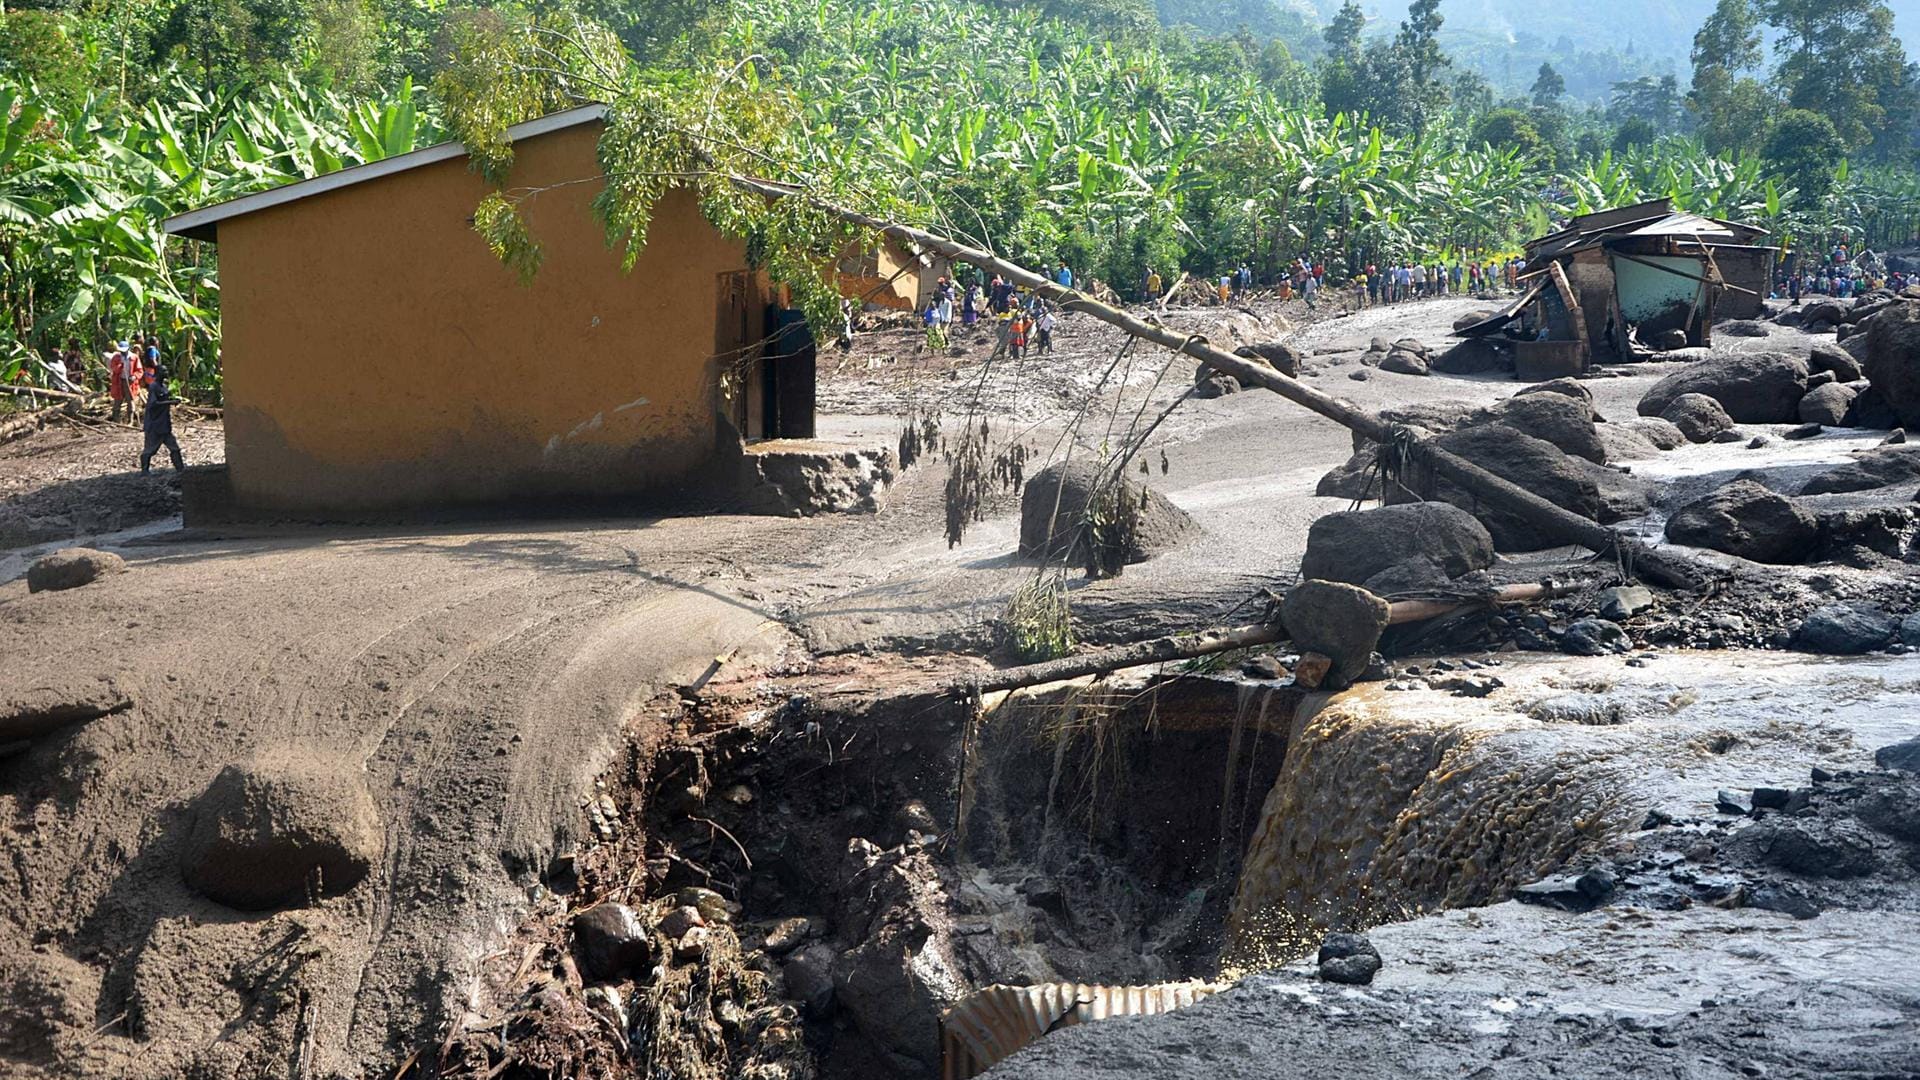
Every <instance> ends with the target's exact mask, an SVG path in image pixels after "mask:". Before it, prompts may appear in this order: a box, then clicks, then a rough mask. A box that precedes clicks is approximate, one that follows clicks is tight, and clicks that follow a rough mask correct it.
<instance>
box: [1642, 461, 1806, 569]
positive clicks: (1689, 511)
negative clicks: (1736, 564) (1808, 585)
mask: <svg viewBox="0 0 1920 1080" xmlns="http://www.w3.org/2000/svg"><path fill="white" fill-rule="evenodd" d="M1666 535H1667V539H1668V540H1671V541H1673V542H1674V543H1676V544H1690V545H1692V546H1694V547H1704V548H1709V549H1711V550H1714V551H1722V552H1725V553H1727V554H1729V555H1737V556H1739V557H1740V558H1743V559H1751V560H1752V561H1754V562H1762V563H1775V564H1786V563H1797V562H1801V561H1804V560H1805V559H1806V558H1807V557H1808V556H1809V555H1810V554H1812V552H1813V549H1814V547H1815V546H1816V545H1817V544H1818V543H1819V541H1820V529H1819V525H1818V523H1817V522H1816V521H1815V519H1814V517H1813V515H1811V514H1809V513H1807V512H1806V511H1805V510H1803V509H1801V508H1800V506H1799V504H1797V503H1795V502H1794V501H1793V500H1791V499H1789V498H1787V497H1786V496H1784V495H1777V494H1775V493H1773V492H1771V491H1768V490H1767V489H1766V488H1764V487H1762V486H1760V485H1759V484H1757V483H1755V482H1753V481H1751V480H1735V481H1734V482H1732V483H1730V484H1728V485H1726V486H1725V487H1722V488H1719V489H1718V490H1716V491H1713V492H1711V493H1709V494H1708V495H1707V496H1706V497H1704V498H1702V499H1700V500H1698V501H1696V502H1692V503H1689V504H1687V505H1686V506H1683V507H1681V508H1680V509H1679V510H1678V511H1676V512H1675V513H1674V515H1673V516H1672V517H1671V518H1669V519H1668V521H1667V529H1666Z"/></svg>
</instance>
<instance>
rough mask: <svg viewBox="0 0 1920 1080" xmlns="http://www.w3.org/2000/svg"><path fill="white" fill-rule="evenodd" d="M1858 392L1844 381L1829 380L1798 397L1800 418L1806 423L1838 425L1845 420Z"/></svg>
mask: <svg viewBox="0 0 1920 1080" xmlns="http://www.w3.org/2000/svg"><path fill="white" fill-rule="evenodd" d="M1859 393H1860V392H1859V391H1858V390H1855V389H1854V388H1853V387H1851V386H1848V385H1846V384H1845V383H1837V382H1830V383H1827V384H1825V385H1823V386H1816V387H1814V388H1813V389H1811V390H1809V391H1807V392H1806V395H1805V396H1804V397H1802V398H1801V399H1800V406H1799V409H1798V412H1799V415H1800V420H1801V422H1803V423H1808V424H1816V425H1818V424H1825V425H1826V426H1828V427H1840V426H1841V425H1842V424H1844V423H1845V422H1846V419H1847V413H1848V411H1849V410H1851V409H1852V408H1853V399H1854V398H1855V397H1857V396H1859Z"/></svg>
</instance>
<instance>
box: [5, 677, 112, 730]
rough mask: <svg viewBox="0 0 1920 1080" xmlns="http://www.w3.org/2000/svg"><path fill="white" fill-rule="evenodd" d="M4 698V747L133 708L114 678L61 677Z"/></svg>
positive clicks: (10, 693) (11, 693) (8, 694)
mask: <svg viewBox="0 0 1920 1080" xmlns="http://www.w3.org/2000/svg"><path fill="white" fill-rule="evenodd" d="M35 682H36V683H38V685H35V686H30V687H28V688H26V689H24V690H19V691H10V692H7V693H6V694H4V696H0V744H3V743H12V742H17V741H19V740H21V739H37V738H39V737H41V736H42V735H48V734H51V733H53V732H55V731H58V730H60V729H61V728H63V727H66V726H68V725H70V724H80V723H85V722H86V721H89V720H98V719H99V718H101V717H103V716H110V715H112V714H114V713H118V712H124V711H126V710H127V709H130V708H132V707H133V699H131V698H129V697H128V696H127V695H126V693H125V692H124V691H122V690H121V689H120V687H119V685H118V684H117V683H116V682H115V681H114V680H113V678H112V677H111V676H106V675H98V676H80V675H75V676H61V677H57V678H55V679H52V680H48V681H42V680H37V679H36V680H35Z"/></svg>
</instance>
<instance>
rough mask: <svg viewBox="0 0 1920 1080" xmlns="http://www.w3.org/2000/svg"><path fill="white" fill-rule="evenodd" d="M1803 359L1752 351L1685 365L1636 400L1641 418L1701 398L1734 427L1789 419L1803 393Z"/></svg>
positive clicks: (1657, 414) (1804, 374) (1805, 366)
mask: <svg viewBox="0 0 1920 1080" xmlns="http://www.w3.org/2000/svg"><path fill="white" fill-rule="evenodd" d="M1809 374H1810V372H1809V371H1808V369H1807V361H1806V360H1805V359H1803V358H1801V357H1798V356H1788V355H1785V354H1783V353H1770V352H1756V353H1735V354H1732V355H1728V356H1716V357H1714V358H1713V359H1711V360H1705V361H1702V362H1700V363H1697V364H1690V365H1688V366H1687V367H1685V368H1682V369H1681V370H1679V371H1677V372H1674V373H1673V374H1672V375H1669V376H1667V377H1666V378H1664V379H1662V380H1660V381H1659V382H1658V383H1655V384H1654V386H1653V388H1652V389H1651V390H1648V391H1647V393H1646V396H1644V397H1642V398H1641V399H1640V406H1639V412H1640V415H1642V416H1662V415H1665V414H1666V411H1667V406H1669V405H1671V404H1672V403H1673V401H1674V399H1676V398H1678V397H1681V396H1682V395H1685V394H1705V395H1706V396H1707V397H1710V398H1713V399H1714V400H1715V401H1717V402H1719V403H1720V405H1721V407H1722V408H1724V409H1725V410H1726V413H1727V415H1728V416H1730V417H1732V418H1733V420H1734V422H1735V423H1741V424H1779V423H1786V422H1789V421H1791V420H1793V418H1794V414H1795V409H1796V407H1797V406H1798V405H1799V404H1800V398H1801V396H1802V395H1804V394H1805V393H1806V392H1807V376H1808V375H1809Z"/></svg>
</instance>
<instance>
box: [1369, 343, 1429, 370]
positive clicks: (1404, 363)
mask: <svg viewBox="0 0 1920 1080" xmlns="http://www.w3.org/2000/svg"><path fill="white" fill-rule="evenodd" d="M1380 370H1381V371H1391V372H1395V373H1397V374H1400V375H1426V374H1429V368H1428V366H1427V359H1426V357H1424V356H1422V355H1421V354H1419V353H1416V352H1410V351H1408V350H1406V349H1401V348H1395V349H1394V350H1393V351H1392V352H1390V353H1388V354H1387V356H1386V359H1384V360H1382V361H1380Z"/></svg>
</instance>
